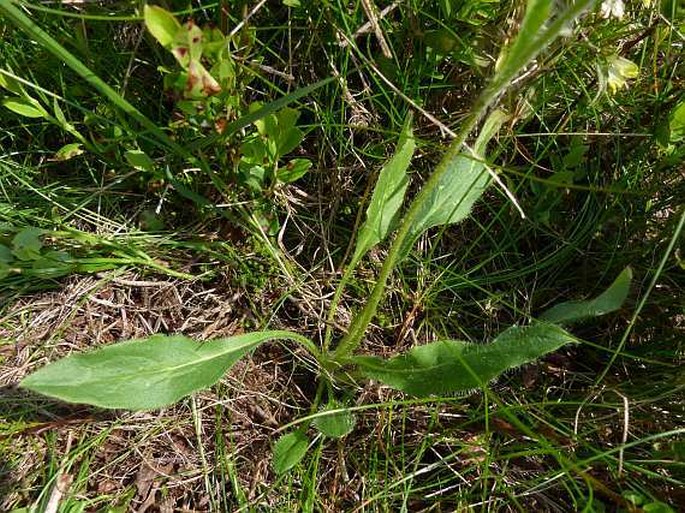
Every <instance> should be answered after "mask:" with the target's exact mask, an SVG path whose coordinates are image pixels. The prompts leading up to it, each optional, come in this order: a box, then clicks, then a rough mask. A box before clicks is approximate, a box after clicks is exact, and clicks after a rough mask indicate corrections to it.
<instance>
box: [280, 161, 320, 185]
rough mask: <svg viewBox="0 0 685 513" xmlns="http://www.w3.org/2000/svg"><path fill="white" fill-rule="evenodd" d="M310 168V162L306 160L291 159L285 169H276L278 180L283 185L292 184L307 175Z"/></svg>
mask: <svg viewBox="0 0 685 513" xmlns="http://www.w3.org/2000/svg"><path fill="white" fill-rule="evenodd" d="M310 167H312V161H311V160H308V159H293V160H291V161H290V162H288V163H287V164H286V165H285V167H281V168H279V169H278V172H277V177H278V180H279V181H281V182H283V183H293V182H295V181H296V180H299V179H300V178H302V177H303V176H304V175H306V174H307V171H309V168H310Z"/></svg>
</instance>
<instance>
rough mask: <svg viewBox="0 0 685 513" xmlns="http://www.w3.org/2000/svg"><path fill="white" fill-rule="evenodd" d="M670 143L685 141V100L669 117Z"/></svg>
mask: <svg viewBox="0 0 685 513" xmlns="http://www.w3.org/2000/svg"><path fill="white" fill-rule="evenodd" d="M668 128H669V141H670V142H672V143H675V142H680V141H682V140H683V139H685V100H684V101H681V102H680V103H679V104H678V105H676V106H675V107H674V108H673V110H672V111H671V114H670V115H669V116H668Z"/></svg>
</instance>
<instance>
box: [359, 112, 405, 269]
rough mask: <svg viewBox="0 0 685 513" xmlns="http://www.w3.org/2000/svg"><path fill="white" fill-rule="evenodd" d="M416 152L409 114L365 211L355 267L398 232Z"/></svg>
mask: <svg viewBox="0 0 685 513" xmlns="http://www.w3.org/2000/svg"><path fill="white" fill-rule="evenodd" d="M415 148H416V142H415V140H414V136H413V134H412V116H411V114H410V115H409V116H408V117H407V120H406V121H405V123H404V127H403V128H402V133H401V134H400V139H399V141H398V143H397V147H396V148H395V154H394V155H393V156H392V157H391V158H390V160H389V161H388V162H386V164H385V165H384V166H383V168H382V169H381V172H380V174H379V175H378V181H377V182H376V187H375V188H374V190H373V195H372V196H371V202H370V203H369V208H368V209H367V210H366V221H365V222H364V224H363V225H362V226H361V228H360V229H359V236H358V237H357V246H356V248H355V251H354V256H353V258H352V262H353V263H352V265H354V263H355V262H358V261H359V259H360V258H361V257H363V256H364V255H365V254H366V252H367V251H369V250H370V249H371V248H372V247H373V246H375V245H376V244H378V243H379V242H381V241H383V240H384V239H385V238H386V237H387V236H388V234H389V233H390V232H391V231H392V230H393V229H394V228H395V225H396V223H397V217H398V213H399V211H400V208H401V207H402V203H403V202H404V194H405V192H406V190H407V185H408V184H409V179H408V178H407V168H408V167H409V164H410V162H411V158H412V156H413V155H414V149H415Z"/></svg>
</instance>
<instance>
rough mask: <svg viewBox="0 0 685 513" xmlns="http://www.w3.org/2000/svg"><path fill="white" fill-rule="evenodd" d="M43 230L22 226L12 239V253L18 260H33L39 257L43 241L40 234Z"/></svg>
mask: <svg viewBox="0 0 685 513" xmlns="http://www.w3.org/2000/svg"><path fill="white" fill-rule="evenodd" d="M43 233H45V232H44V230H41V229H40V228H24V229H23V230H21V231H20V232H18V233H17V234H16V235H15V236H14V238H13V239H12V253H13V254H14V256H15V257H17V258H18V259H19V260H34V259H36V258H38V257H40V250H41V248H42V247H43V243H42V242H41V240H40V236H41V235H43Z"/></svg>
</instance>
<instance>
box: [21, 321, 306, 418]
mask: <svg viewBox="0 0 685 513" xmlns="http://www.w3.org/2000/svg"><path fill="white" fill-rule="evenodd" d="M279 338H280V339H292V338H297V336H296V335H293V334H292V333H290V332H287V331H264V332H259V333H248V334H245V335H238V336H235V337H229V338H224V339H218V340H212V341H209V342H205V343H198V342H195V341H193V340H192V339H189V338H187V337H184V336H181V335H173V336H165V335H155V336H152V337H150V338H146V339H141V340H132V341H129V342H123V343H121V344H114V345H110V346H106V347H104V348H102V349H97V350H95V351H92V352H89V353H84V354H77V355H72V356H68V357H66V358H64V359H62V360H58V361H56V362H54V363H51V364H49V365H47V366H46V367H43V368H42V369H40V370H38V371H37V372H35V373H33V374H31V375H29V376H28V377H26V378H25V379H24V380H23V381H22V382H21V385H20V386H21V387H22V388H26V389H28V390H32V391H34V392H38V393H40V394H43V395H47V396H49V397H54V398H56V399H60V400H62V401H67V402H72V403H85V404H92V405H94V406H100V407H102V408H124V409H129V410H150V409H154V408H160V407H162V406H166V405H168V404H171V403H173V402H175V401H178V400H179V399H180V398H182V397H184V396H186V395H189V394H191V393H193V392H195V391H197V390H201V389H203V388H207V387H209V386H211V385H213V384H214V383H216V382H217V381H218V380H219V379H220V378H221V376H222V375H223V374H224V373H225V372H226V371H227V370H228V369H229V368H230V367H231V366H232V365H233V364H234V363H235V362H236V361H237V360H238V359H239V358H240V357H242V356H243V355H245V354H246V353H247V352H249V351H250V350H252V349H254V348H255V347H257V346H258V345H259V344H261V343H262V342H265V341H267V340H273V339H279Z"/></svg>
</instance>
